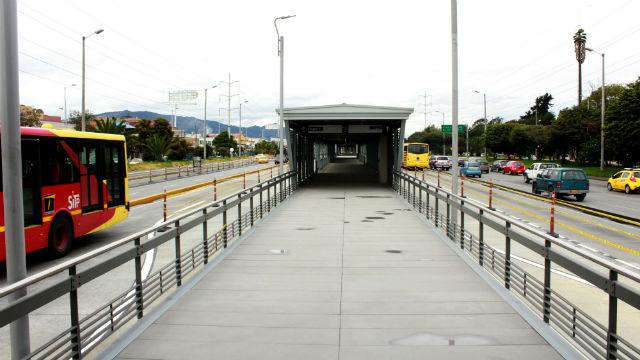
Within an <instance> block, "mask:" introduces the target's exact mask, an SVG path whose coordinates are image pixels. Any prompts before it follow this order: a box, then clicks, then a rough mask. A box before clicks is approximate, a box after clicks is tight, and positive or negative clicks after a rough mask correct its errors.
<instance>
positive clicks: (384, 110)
mask: <svg viewBox="0 0 640 360" xmlns="http://www.w3.org/2000/svg"><path fill="white" fill-rule="evenodd" d="M412 112H413V109H412V108H401V107H389V106H370V105H351V104H340V105H324V106H309V107H297V108H285V109H284V114H283V115H284V116H283V117H284V123H285V129H288V130H289V131H285V136H286V141H287V148H288V152H289V159H290V161H291V164H290V167H291V169H292V170H294V169H295V170H297V171H298V174H299V181H304V180H305V179H307V178H309V177H311V176H312V175H314V174H316V173H318V172H323V170H327V169H330V170H331V172H332V173H333V174H334V175H335V176H333V177H332V178H333V181H338V182H340V178H341V177H342V178H343V180H344V181H345V182H349V183H354V182H355V183H357V182H375V183H378V184H386V185H389V184H390V183H391V181H392V174H393V170H394V169H396V170H397V169H399V168H400V166H401V164H402V143H403V138H404V129H405V122H406V121H407V119H408V118H409V115H411V113H412ZM328 166H329V168H327V167H328Z"/></svg>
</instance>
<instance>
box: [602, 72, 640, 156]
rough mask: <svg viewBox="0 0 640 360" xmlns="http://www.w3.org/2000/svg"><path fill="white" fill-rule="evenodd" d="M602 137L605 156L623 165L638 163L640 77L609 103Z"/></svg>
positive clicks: (639, 148)
mask: <svg viewBox="0 0 640 360" xmlns="http://www.w3.org/2000/svg"><path fill="white" fill-rule="evenodd" d="M605 94H606V93H605ZM604 139H605V140H604V143H605V156H606V157H608V158H612V159H615V160H617V161H618V162H620V163H621V164H623V165H625V166H634V165H637V164H638V163H640V141H639V140H638V139H640V78H638V79H637V80H636V81H635V82H633V83H631V84H629V85H627V86H626V87H625V89H624V90H623V91H622V92H621V93H620V95H619V96H618V97H617V99H615V100H613V101H611V104H609V108H608V109H607V113H606V119H605V138H604Z"/></svg>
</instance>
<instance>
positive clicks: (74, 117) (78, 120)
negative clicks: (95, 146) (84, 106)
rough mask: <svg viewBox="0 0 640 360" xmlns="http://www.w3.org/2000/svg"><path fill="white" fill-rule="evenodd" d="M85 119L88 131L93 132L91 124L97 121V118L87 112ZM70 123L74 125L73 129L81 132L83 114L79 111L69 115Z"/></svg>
mask: <svg viewBox="0 0 640 360" xmlns="http://www.w3.org/2000/svg"><path fill="white" fill-rule="evenodd" d="M84 119H85V124H86V126H85V127H86V129H87V131H93V130H94V128H93V126H92V125H91V124H93V122H94V121H95V120H96V116H95V115H94V114H93V113H92V112H91V111H89V110H85V112H84ZM68 122H69V123H71V124H73V128H74V129H76V130H78V131H80V130H82V113H81V112H80V111H78V110H73V111H71V113H69V120H68Z"/></svg>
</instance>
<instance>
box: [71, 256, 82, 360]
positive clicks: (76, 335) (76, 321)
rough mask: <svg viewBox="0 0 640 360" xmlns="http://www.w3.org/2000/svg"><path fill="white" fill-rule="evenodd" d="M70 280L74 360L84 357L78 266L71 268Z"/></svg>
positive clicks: (72, 351)
mask: <svg viewBox="0 0 640 360" xmlns="http://www.w3.org/2000/svg"><path fill="white" fill-rule="evenodd" d="M69 278H71V291H69V310H70V313H69V314H70V317H71V353H72V354H73V359H80V358H81V357H82V355H81V352H82V347H81V337H80V312H79V309H78V287H79V282H78V277H77V275H76V266H75V265H73V266H71V267H70V268H69Z"/></svg>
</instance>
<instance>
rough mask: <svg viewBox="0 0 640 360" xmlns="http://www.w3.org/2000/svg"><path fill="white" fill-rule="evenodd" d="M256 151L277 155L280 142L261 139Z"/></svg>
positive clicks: (257, 152)
mask: <svg viewBox="0 0 640 360" xmlns="http://www.w3.org/2000/svg"><path fill="white" fill-rule="evenodd" d="M255 152H256V154H269V155H275V154H276V153H277V152H278V144H277V143H276V142H275V141H265V140H261V141H259V142H258V143H256V146H255Z"/></svg>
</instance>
